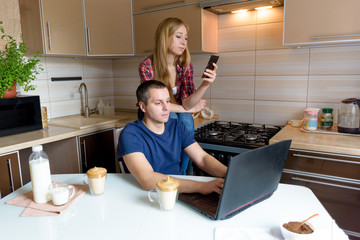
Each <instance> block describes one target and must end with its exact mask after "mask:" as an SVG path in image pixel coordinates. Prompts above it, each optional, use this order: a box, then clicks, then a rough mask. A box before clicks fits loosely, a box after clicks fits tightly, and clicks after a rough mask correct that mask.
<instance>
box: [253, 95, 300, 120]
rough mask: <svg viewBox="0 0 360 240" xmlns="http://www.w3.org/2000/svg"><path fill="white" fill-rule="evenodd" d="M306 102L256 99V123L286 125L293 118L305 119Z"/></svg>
mask: <svg viewBox="0 0 360 240" xmlns="http://www.w3.org/2000/svg"><path fill="white" fill-rule="evenodd" d="M305 108H306V102H275V101H255V119H254V122H255V123H260V124H273V125H280V126H284V125H286V123H287V122H288V120H291V119H303V115H304V109H305Z"/></svg>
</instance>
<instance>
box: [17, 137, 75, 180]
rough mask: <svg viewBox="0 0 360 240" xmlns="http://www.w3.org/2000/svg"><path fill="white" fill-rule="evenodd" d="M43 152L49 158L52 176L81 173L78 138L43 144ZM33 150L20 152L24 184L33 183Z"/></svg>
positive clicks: (27, 149) (28, 149)
mask: <svg viewBox="0 0 360 240" xmlns="http://www.w3.org/2000/svg"><path fill="white" fill-rule="evenodd" d="M43 150H44V152H46V154H47V155H48V157H49V162H50V171H51V174H68V173H80V164H79V157H78V148H77V141H76V137H72V138H68V139H64V140H60V141H55V142H50V143H46V144H43ZM31 153H32V148H25V149H22V150H20V151H19V154H20V163H21V169H22V178H23V181H24V184H26V183H28V182H30V181H31V179H30V169H29V157H30V154H31Z"/></svg>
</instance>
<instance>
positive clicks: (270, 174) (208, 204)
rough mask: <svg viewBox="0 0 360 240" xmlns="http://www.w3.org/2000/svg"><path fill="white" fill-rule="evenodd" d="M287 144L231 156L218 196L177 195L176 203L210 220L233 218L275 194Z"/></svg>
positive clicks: (285, 156)
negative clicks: (181, 203)
mask: <svg viewBox="0 0 360 240" xmlns="http://www.w3.org/2000/svg"><path fill="white" fill-rule="evenodd" d="M290 144H291V140H285V141H281V142H278V143H274V144H271V145H267V146H264V147H261V148H257V149H255V150H249V151H247V152H245V153H241V154H239V155H236V156H234V157H232V158H231V159H230V161H229V165H228V170H227V173H226V176H225V182H224V186H223V189H222V193H221V195H219V194H217V193H211V194H208V195H202V194H198V193H181V194H179V201H181V202H183V203H185V204H186V205H188V206H190V207H191V208H193V209H195V210H196V211H198V212H200V213H202V214H205V215H206V216H208V217H209V218H211V219H213V220H223V219H228V218H231V217H233V216H235V215H236V214H238V213H240V212H242V211H244V210H245V209H247V208H249V207H251V206H253V205H255V204H257V203H259V202H261V201H263V200H265V199H267V198H269V197H271V195H272V194H273V193H274V192H275V191H276V189H277V187H278V185H279V182H280V178H281V174H282V171H283V168H284V165H285V161H286V159H287V155H288V152H289V148H290Z"/></svg>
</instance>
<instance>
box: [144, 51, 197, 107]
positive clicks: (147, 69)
mask: <svg viewBox="0 0 360 240" xmlns="http://www.w3.org/2000/svg"><path fill="white" fill-rule="evenodd" d="M176 70H177V71H176V90H177V91H176V92H177V93H176V95H174V97H175V100H176V101H177V102H178V103H179V104H180V105H181V104H182V100H183V99H185V98H187V97H188V96H190V95H191V94H192V93H193V92H195V91H196V89H195V85H194V70H193V66H192V64H191V63H190V64H189V66H185V67H183V66H180V65H179V64H178V63H177V64H176ZM139 75H140V79H141V82H142V83H143V82H145V81H149V80H154V79H155V78H154V75H155V74H154V70H153V59H152V56H150V57H147V58H146V59H145V60H144V61H142V62H141V63H140V65H139Z"/></svg>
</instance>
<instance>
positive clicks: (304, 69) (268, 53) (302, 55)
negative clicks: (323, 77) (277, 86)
mask: <svg viewBox="0 0 360 240" xmlns="http://www.w3.org/2000/svg"><path fill="white" fill-rule="evenodd" d="M308 65H309V50H308V49H281V50H263V51H256V75H264V76H266V75H270V76H284V75H285V76H292V75H308Z"/></svg>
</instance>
